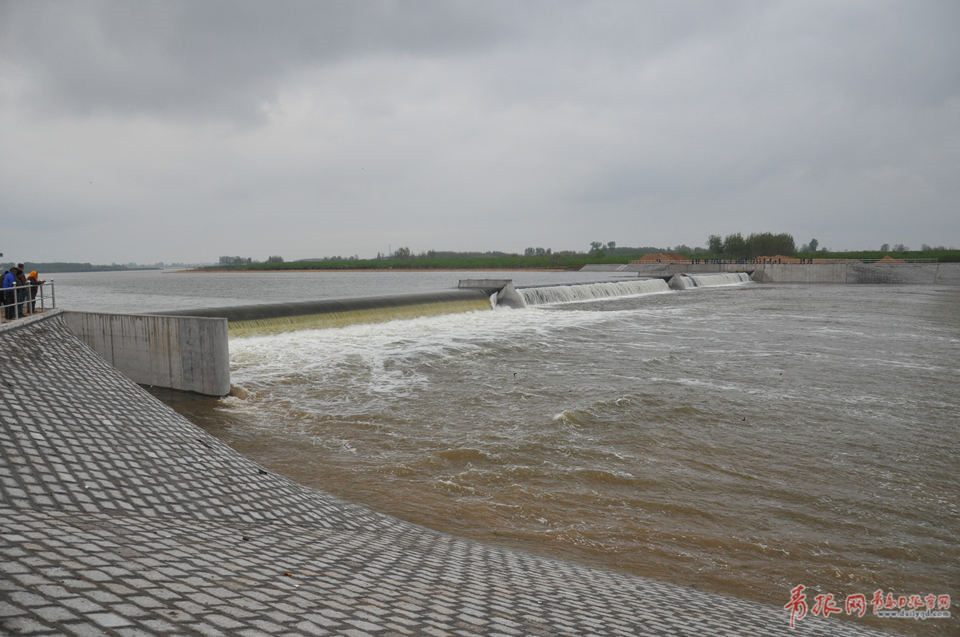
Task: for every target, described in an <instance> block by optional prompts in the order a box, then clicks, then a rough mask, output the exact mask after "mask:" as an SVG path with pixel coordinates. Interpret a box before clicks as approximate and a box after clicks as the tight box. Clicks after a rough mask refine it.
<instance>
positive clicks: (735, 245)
mask: <svg viewBox="0 0 960 637" xmlns="http://www.w3.org/2000/svg"><path fill="white" fill-rule="evenodd" d="M721 252H722V253H723V256H725V257H726V258H728V259H745V258H747V242H746V241H744V239H743V235H742V234H740V233H739V232H737V233H735V234H728V235H727V236H726V238H725V239H724V240H723V250H721Z"/></svg>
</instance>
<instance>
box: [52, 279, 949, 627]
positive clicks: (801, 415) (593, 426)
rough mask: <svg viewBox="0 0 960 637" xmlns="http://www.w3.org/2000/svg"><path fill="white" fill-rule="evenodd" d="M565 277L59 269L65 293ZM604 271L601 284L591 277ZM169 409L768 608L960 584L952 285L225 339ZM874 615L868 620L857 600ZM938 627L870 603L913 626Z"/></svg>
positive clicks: (127, 295)
mask: <svg viewBox="0 0 960 637" xmlns="http://www.w3.org/2000/svg"><path fill="white" fill-rule="evenodd" d="M477 276H492V277H497V278H501V277H504V278H514V279H515V280H516V282H517V283H518V284H519V285H552V284H556V283H561V282H571V281H576V282H585V281H595V280H597V279H599V278H604V277H603V276H598V275H597V274H596V273H593V274H592V275H588V274H581V273H570V272H532V273H531V272H517V273H502V272H493V273H491V272H488V273H459V272H429V273H407V272H384V273H353V272H351V273H251V274H171V273H159V272H153V273H116V274H112V273H98V274H89V275H74V274H71V275H56V277H55V278H56V285H57V288H56V289H57V301H58V303H57V305H58V307H65V308H67V309H91V310H93V309H96V310H103V311H160V310H162V309H181V308H185V307H198V306H217V305H230V304H237V303H250V302H257V301H260V300H262V301H264V302H266V301H277V300H291V299H300V300H305V299H313V298H329V297H351V296H367V295H374V294H385V293H392V294H399V293H407V292H422V291H429V290H438V289H445V288H450V287H454V286H455V285H456V282H457V280H458V279H459V278H470V277H477ZM607 278H609V277H607ZM230 350H231V355H230V357H231V375H232V382H233V384H234V385H236V386H238V387H241V388H242V389H243V390H244V392H245V397H244V398H239V397H228V398H225V399H200V398H190V399H187V398H185V397H183V396H180V397H178V396H176V395H170V394H166V395H163V397H164V399H165V400H167V401H168V403H169V404H171V405H172V406H173V407H174V408H175V409H177V410H178V411H180V412H181V413H184V414H185V415H187V416H188V417H189V418H190V419H191V420H193V421H194V422H196V423H197V424H199V425H200V426H202V427H204V428H205V429H207V430H208V431H210V432H211V433H213V434H214V435H216V436H218V437H219V438H221V439H222V440H224V441H226V442H227V443H229V444H230V445H231V446H233V447H234V448H236V449H238V450H239V451H241V452H242V453H244V454H246V455H247V456H248V457H251V458H253V459H254V460H256V461H257V462H260V463H261V464H263V465H266V466H268V467H270V468H272V469H274V470H276V471H278V472H280V473H283V474H285V475H287V476H289V477H291V478H293V479H294V480H296V481H298V482H300V483H303V484H306V485H309V486H313V487H316V488H318V489H322V490H325V491H328V492H332V493H335V494H337V495H339V496H342V497H343V498H345V499H347V500H350V501H354V502H359V503H364V504H366V505H369V506H370V507H372V508H374V509H376V510H379V511H383V512H386V513H390V514H393V515H396V516H398V517H401V518H404V519H407V520H410V521H413V522H416V523H419V524H422V525H425V526H428V527H431V528H435V529H439V530H442V531H447V532H450V533H454V534H457V535H461V536H466V537H471V538H475V539H478V540H482V541H485V542H493V543H497V544H501V545H507V546H513V547H520V548H523V549H526V550H530V551H535V552H538V553H543V554H548V555H552V556H555V557H560V558H564V559H570V560H576V561H579V562H584V563H588V564H591V565H594V566H600V567H603V568H612V569H617V570H622V571H627V572H630V573H635V574H640V575H646V576H651V577H655V578H658V579H662V580H668V581H671V582H676V583H680V584H685V585H689V586H696V587H698V588H702V589H708V590H712V591H716V592H720V593H725V594H730V595H734V596H738V597H743V598H748V599H753V600H757V601H761V602H765V603H771V604H777V605H783V604H785V603H786V602H787V601H788V600H789V596H790V590H791V589H792V588H793V587H795V586H797V585H798V584H803V585H805V586H806V587H807V592H808V596H809V598H810V600H811V605H812V600H813V596H814V595H816V594H819V593H833V594H834V595H835V597H836V598H837V599H838V600H842V599H844V597H845V596H846V595H848V594H853V593H863V594H865V595H867V598H868V600H869V599H870V598H871V597H872V595H873V594H874V592H875V591H876V590H877V589H883V591H884V592H888V591H890V592H893V593H894V595H905V596H909V595H912V594H920V595H927V594H930V593H933V594H936V595H940V594H951V593H955V586H956V583H957V582H960V541H958V540H960V537H958V536H960V504H958V494H960V471H958V469H960V462H958V457H960V439H958V436H957V433H958V427H957V425H958V423H960V401H958V391H957V372H958V364H957V361H958V360H960V288H957V287H933V286H886V285H862V286H854V285H850V286H840V285H818V286H803V285H771V284H754V283H746V284H741V285H734V286H724V287H713V288H697V289H691V290H682V291H676V292H665V293H652V294H644V295H639V296H630V297H623V298H608V299H603V300H594V301H589V302H579V303H568V304H556V305H550V304H545V305H537V306H532V307H527V308H524V309H498V310H495V311H487V312H472V313H465V314H450V315H444V316H438V317H430V318H422V319H413V320H406V321H394V322H387V323H379V324H363V325H352V326H348V327H345V328H339V329H328V330H306V331H300V332H292V333H286V334H280V335H274V336H259V337H249V338H241V339H233V340H231V343H230ZM868 614H869V613H868ZM953 614H954V618H953V619H951V620H927V621H926V622H916V621H908V620H892V619H886V620H874V624H875V625H878V626H881V627H883V628H888V629H891V630H898V631H906V632H916V633H919V634H925V633H938V632H943V631H944V630H945V629H946V630H947V632H949V631H950V630H954V629H956V627H957V626H958V623H957V617H956V615H957V613H956V612H954V613H953Z"/></svg>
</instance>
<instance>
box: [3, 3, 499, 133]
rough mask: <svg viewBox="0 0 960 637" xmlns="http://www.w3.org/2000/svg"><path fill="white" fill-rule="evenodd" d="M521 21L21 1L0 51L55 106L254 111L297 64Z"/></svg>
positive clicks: (440, 46)
mask: <svg viewBox="0 0 960 637" xmlns="http://www.w3.org/2000/svg"><path fill="white" fill-rule="evenodd" d="M510 28H511V26H510V25H509V24H508V23H507V22H505V21H504V20H503V19H501V18H500V17H498V16H497V15H496V14H494V13H491V12H486V11H483V10H482V5H481V4H479V3H472V2H442V1H436V2H418V3H416V4H407V3H398V2H351V1H346V0H345V1H342V2H315V1H293V2H290V1H286V2H282V3H274V2H263V1H259V0H258V1H250V0H247V1H234V0H230V1H200V2H185V1H180V2H176V1H161V2H156V1H152V2H143V1H136V2H71V3H64V2H48V1H44V0H36V1H30V2H24V1H20V2H17V1H13V2H7V3H5V4H4V5H3V10H2V15H0V55H2V56H3V58H5V59H6V60H7V62H8V63H10V64H12V65H13V66H15V67H17V69H18V70H19V71H20V72H21V73H23V74H24V75H26V76H28V77H30V78H31V80H32V84H31V86H29V87H28V89H29V91H30V92H31V95H30V97H31V99H32V100H34V101H35V102H38V103H40V104H42V105H43V106H44V107H46V108H50V109H56V110H59V111H64V112H72V113H77V112H80V113H83V112H93V113H99V112H105V111H106V112H117V113H121V114H123V113H148V114H152V113H167V114H174V115H201V116H209V117H238V118H248V117H251V116H255V115H257V113H258V109H259V107H260V105H261V104H262V103H263V102H267V101H270V100H272V99H274V98H275V97H276V93H277V90H278V88H279V86H280V85H281V84H282V83H283V81H284V80H285V79H287V78H288V76H289V74H291V73H295V72H297V71H298V70H302V69H305V68H311V67H313V66H316V65H323V64H328V63H330V62H334V61H337V60H341V59H344V58H345V57H348V56H362V55H369V54H377V53H384V52H389V53H390V54H394V55H404V54H409V55H440V56H443V55H455V54H457V53H458V52H463V51H468V50H471V49H473V48H476V47H483V46H486V45H489V44H490V43H491V42H495V41H496V40H497V38H499V37H501V36H502V35H503V34H504V33H505V32H508V31H509V30H510Z"/></svg>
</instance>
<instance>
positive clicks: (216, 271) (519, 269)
mask: <svg viewBox="0 0 960 637" xmlns="http://www.w3.org/2000/svg"><path fill="white" fill-rule="evenodd" d="M579 270H580V268H522V267H516V268H255V269H254V268H251V269H249V270H235V269H232V268H210V269H202V270H196V269H194V270H173V271H171V272H170V274H223V273H228V274H242V273H249V272H274V273H275V272H528V271H529V272H578V271H579Z"/></svg>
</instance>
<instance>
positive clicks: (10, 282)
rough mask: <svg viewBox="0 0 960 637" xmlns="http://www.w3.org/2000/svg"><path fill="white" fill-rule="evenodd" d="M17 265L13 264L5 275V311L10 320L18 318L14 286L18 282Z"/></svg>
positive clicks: (5, 315)
mask: <svg viewBox="0 0 960 637" xmlns="http://www.w3.org/2000/svg"><path fill="white" fill-rule="evenodd" d="M16 269H17V266H13V267H12V268H10V269H9V270H7V271H6V273H5V274H4V275H3V305H4V308H3V312H4V317H6V319H7V320H8V321H12V320H13V319H14V318H16V316H17V314H16V312H17V295H16V290H14V289H13V288H14V286H15V285H16V284H17V273H16V272H15V271H14V270H16Z"/></svg>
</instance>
